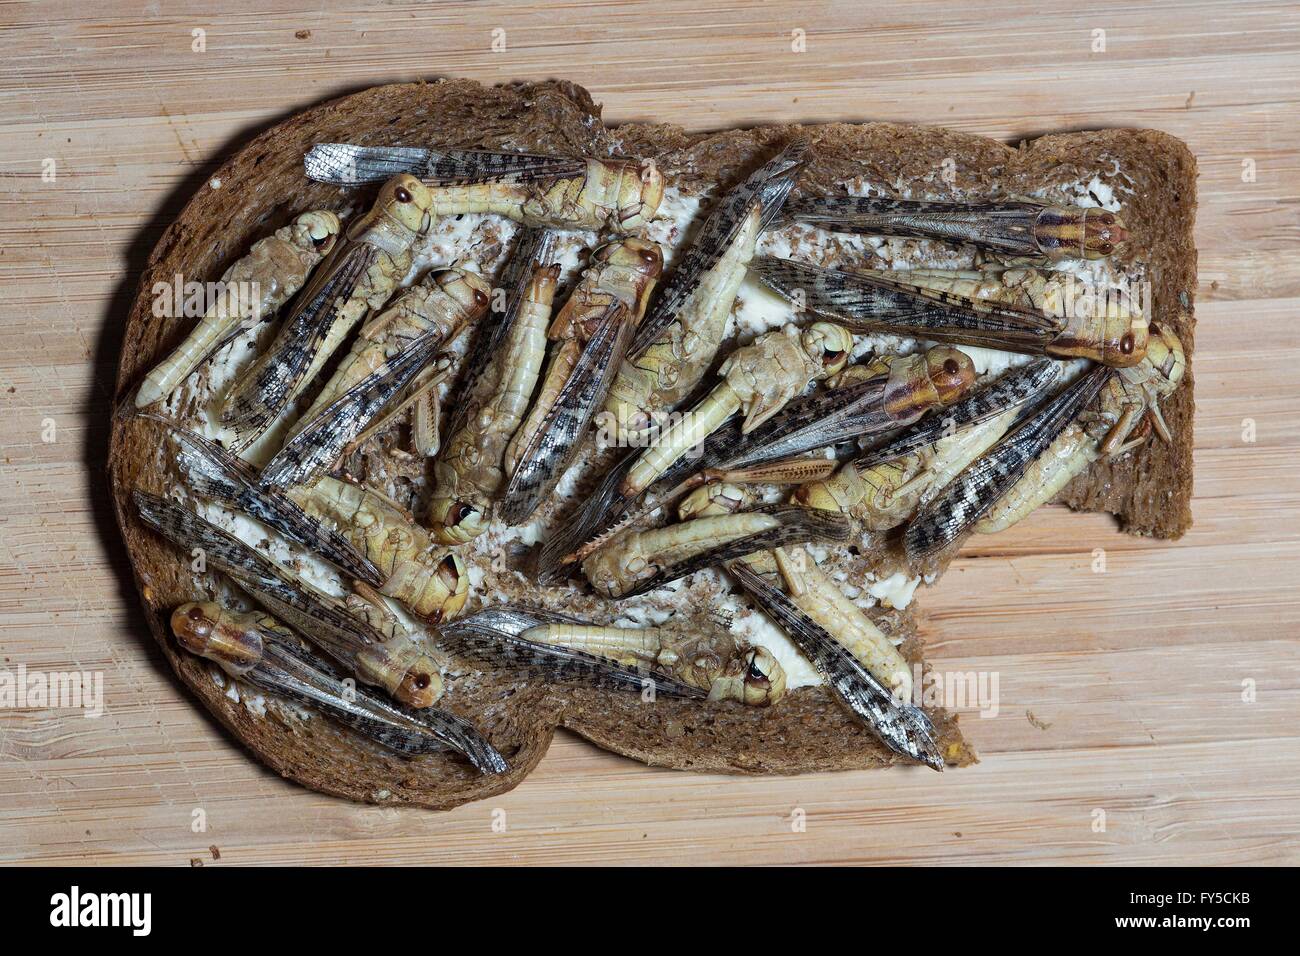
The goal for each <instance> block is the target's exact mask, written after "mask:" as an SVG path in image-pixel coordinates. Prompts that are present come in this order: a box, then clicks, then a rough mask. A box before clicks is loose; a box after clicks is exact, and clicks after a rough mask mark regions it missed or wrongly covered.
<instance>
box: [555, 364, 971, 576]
mask: <svg viewBox="0 0 1300 956" xmlns="http://www.w3.org/2000/svg"><path fill="white" fill-rule="evenodd" d="M974 381H975V367H974V364H973V363H972V362H971V359H970V357H969V356H968V355H966V354H965V353H964V352H962V351H960V350H959V349H956V348H952V347H950V346H942V345H941V346H935V347H933V348H930V349H929V350H927V351H925V352H922V353H918V354H915V355H908V356H898V355H882V356H878V357H876V358H874V359H872V360H871V361H869V362H866V363H865V364H863V365H855V366H849V367H848V368H846V369H844V370H843V371H842V372H840V373H839V375H837V376H833V377H832V378H831V379H829V380H828V383H827V384H828V385H829V386H830V387H828V388H825V389H823V390H821V391H818V392H814V393H813V394H811V395H807V396H804V397H802V398H797V399H795V400H794V401H792V402H790V403H789V404H787V405H786V407H785V408H784V409H783V410H781V411H780V412H778V413H776V414H775V415H773V416H772V417H771V418H770V419H769V420H768V421H766V422H765V423H763V424H761V425H759V426H757V427H756V428H753V429H752V430H750V431H749V433H748V434H746V433H745V431H744V422H743V419H741V418H740V417H739V416H736V417H735V418H732V419H730V420H728V421H727V422H726V423H724V424H723V425H722V426H721V427H719V428H717V429H716V430H714V431H713V433H712V434H710V435H709V436H708V438H706V439H705V440H704V442H703V445H702V447H701V449H700V451H699V454H698V455H693V456H685V455H682V456H678V458H677V461H676V463H675V464H672V463H670V467H668V468H667V470H666V471H664V473H663V475H662V477H661V478H660V486H662V487H664V488H667V489H669V490H666V491H664V493H663V494H661V495H659V496H658V498H657V500H656V502H655V504H654V505H653V507H652V508H651V509H650V510H649V511H641V512H638V511H637V510H636V509H635V507H634V504H635V501H636V497H635V495H633V496H631V497H629V496H628V495H627V494H625V491H635V490H636V489H637V488H638V486H640V484H641V482H640V481H639V480H634V481H633V482H630V483H627V484H626V485H625V482H627V479H628V477H629V475H630V473H631V472H632V470H633V469H634V468H636V467H637V466H638V465H639V464H640V460H641V459H640V456H638V455H637V454H636V453H633V454H629V455H628V456H626V457H625V458H624V459H623V461H622V462H621V463H620V464H619V465H618V466H617V467H615V468H614V469H612V470H611V471H610V472H609V473H608V474H607V475H606V476H605V478H604V479H603V480H602V482H601V484H600V485H599V486H598V487H597V489H596V490H595V491H594V492H593V493H592V494H591V495H590V496H589V497H588V498H587V500H586V501H584V502H583V504H582V506H581V507H580V508H579V509H577V510H576V511H575V512H574V513H573V514H572V515H570V516H569V518H568V520H567V521H566V522H565V523H564V524H563V525H562V526H561V527H560V528H558V529H556V531H555V532H554V533H553V534H552V536H551V538H550V540H549V541H548V542H547V543H546V545H545V547H544V548H543V549H542V553H541V555H540V557H539V560H538V566H539V572H540V573H541V575H542V576H543V578H544V579H546V580H550V579H552V578H554V577H555V576H556V575H558V574H560V573H561V571H562V569H563V568H564V567H565V566H567V565H569V564H572V563H575V562H579V561H581V560H583V559H585V558H586V557H587V556H588V555H589V554H591V553H593V552H594V551H595V550H597V549H598V548H600V547H601V546H603V545H604V544H605V543H606V542H607V541H608V540H609V539H610V538H611V537H612V536H613V535H614V534H615V533H617V532H618V531H620V530H622V529H624V528H626V527H628V526H629V525H631V524H632V523H633V522H634V521H636V520H637V519H638V518H640V517H642V516H644V515H646V514H649V513H650V511H654V510H657V509H659V508H661V507H663V506H665V505H669V504H672V503H674V502H676V501H677V500H679V499H680V498H681V496H683V495H685V494H688V493H689V492H691V491H692V490H694V489H695V488H697V487H699V486H701V485H707V484H711V483H714V482H718V481H727V480H736V481H746V480H751V481H766V480H772V481H782V482H789V481H800V482H802V481H811V480H814V479H816V478H819V477H827V476H828V475H829V474H830V472H831V471H833V470H834V461H833V460H831V459H826V458H824V457H822V458H799V457H797V456H799V455H801V454H802V453H804V452H809V451H812V450H813V449H818V448H825V447H828V446H835V445H838V444H840V443H843V442H846V441H849V440H850V439H854V438H858V437H861V436H866V435H872V434H878V433H880V432H884V431H889V430H892V429H896V428H901V427H904V426H906V425H909V424H911V423H912V422H915V421H916V420H917V419H919V418H920V417H921V416H922V415H924V414H925V413H926V412H928V411H932V410H935V409H940V408H944V407H946V406H949V405H951V404H952V403H953V402H955V401H957V400H958V399H960V398H961V397H962V396H963V395H964V394H965V393H966V392H967V390H968V389H969V388H970V387H971V385H972V384H973V383H974ZM754 469H758V471H757V472H755V471H754Z"/></svg>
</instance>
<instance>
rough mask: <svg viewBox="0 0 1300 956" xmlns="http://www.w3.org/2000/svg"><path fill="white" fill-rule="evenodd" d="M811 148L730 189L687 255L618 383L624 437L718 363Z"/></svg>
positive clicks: (798, 147)
mask: <svg viewBox="0 0 1300 956" xmlns="http://www.w3.org/2000/svg"><path fill="white" fill-rule="evenodd" d="M806 149H807V147H806V145H805V144H804V143H795V144H793V145H791V146H789V147H787V148H786V149H785V150H783V151H782V152H781V153H780V154H779V155H778V156H776V157H775V158H774V159H772V160H771V161H770V162H768V163H767V164H765V165H764V166H763V167H762V168H760V169H758V170H757V171H756V172H754V173H753V175H751V176H750V177H749V178H748V179H746V180H745V181H744V182H742V183H741V184H740V185H738V186H736V187H734V188H733V189H731V190H730V191H729V192H727V193H726V194H725V195H724V196H723V197H722V199H721V200H720V201H719V202H718V203H717V205H716V207H715V208H714V210H713V211H712V212H711V213H710V214H709V216H708V218H707V219H706V220H705V221H704V224H703V226H702V227H701V229H700V233H699V235H698V236H697V238H696V239H695V241H694V243H693V244H692V246H691V248H690V249H689V250H688V251H687V252H685V253H684V254H683V256H682V258H681V259H680V260H679V262H678V265H677V267H676V268H675V270H674V271H673V274H672V277H671V278H670V279H669V280H668V282H667V283H666V284H665V285H664V287H663V289H662V290H661V291H660V293H659V295H658V297H657V298H656V299H655V302H654V305H653V307H652V308H651V310H650V312H649V314H648V315H647V316H646V317H645V319H644V320H643V321H642V323H641V325H640V326H639V327H638V328H637V332H636V337H635V338H634V340H633V345H632V347H631V348H630V349H629V358H627V359H625V360H624V362H623V366H622V368H620V369H619V373H618V376H617V377H616V378H615V380H614V384H613V386H612V387H611V388H610V393H609V400H608V401H607V402H606V405H605V411H606V413H607V414H608V415H609V416H610V418H611V421H612V422H613V429H612V430H616V431H617V434H618V437H619V442H620V444H624V445H629V444H636V443H637V442H636V440H635V436H639V435H642V434H644V433H645V432H646V431H647V430H648V429H650V428H652V427H653V426H654V424H655V423H656V422H657V421H658V420H659V419H660V418H661V416H662V414H663V413H664V412H666V411H667V410H668V409H670V408H672V407H673V406H674V405H676V404H677V403H678V402H680V401H682V399H684V398H686V397H687V396H688V395H689V394H690V393H691V392H692V391H693V390H694V389H695V386H696V385H697V384H699V382H700V380H701V379H702V378H703V377H704V375H705V373H706V372H707V371H708V369H709V367H710V366H711V365H712V363H713V358H714V356H715V355H716V354H717V351H718V346H719V345H720V344H721V343H722V335H723V332H724V330H725V329H726V326H727V319H728V318H729V317H730V315H731V307H732V303H733V302H734V301H735V299H736V293H737V291H738V290H739V289H740V284H741V282H742V281H743V280H744V278H745V268H746V266H747V265H748V264H749V261H750V259H752V258H753V257H754V248H755V245H756V243H757V241H758V234H759V233H760V232H761V231H762V230H763V229H764V228H765V226H766V225H767V224H768V223H769V222H771V221H772V219H774V218H775V217H776V216H777V215H778V213H779V212H780V211H781V207H782V205H783V204H784V203H785V200H786V197H787V196H788V195H789V194H790V190H791V189H792V188H793V186H794V182H795V179H796V178H797V176H798V174H799V171H800V170H801V169H802V167H803V156H804V153H805V152H806Z"/></svg>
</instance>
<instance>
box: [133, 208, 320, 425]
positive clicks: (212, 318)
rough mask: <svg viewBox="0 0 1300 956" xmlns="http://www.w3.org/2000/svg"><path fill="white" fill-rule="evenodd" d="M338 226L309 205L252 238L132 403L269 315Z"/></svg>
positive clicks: (154, 397)
mask: <svg viewBox="0 0 1300 956" xmlns="http://www.w3.org/2000/svg"><path fill="white" fill-rule="evenodd" d="M341 228H342V227H341V225H340V223H339V219H338V216H336V215H334V213H332V212H327V211H325V210H313V211H312V212H305V213H303V214H302V215H300V216H298V217H296V218H295V219H294V220H293V222H291V223H289V225H287V226H284V227H283V228H281V229H277V230H276V231H275V232H274V233H272V234H271V235H269V236H267V237H266V238H264V239H259V240H258V241H257V242H255V243H253V245H252V248H250V249H249V250H248V254H247V255H246V256H244V257H243V258H242V259H239V260H237V261H236V262H235V263H234V265H232V266H231V267H230V268H229V269H227V270H226V272H225V274H224V275H222V277H221V290H220V294H219V295H218V296H217V298H216V300H215V301H214V302H212V303H211V305H209V306H208V309H207V311H206V312H204V314H203V317H202V318H201V319H199V322H198V324H197V325H196V326H195V327H194V328H193V329H192V330H191V331H190V334H189V335H188V336H187V337H186V339H185V341H184V342H182V343H181V344H180V345H179V346H177V347H176V350H175V351H174V352H172V354H171V355H169V356H168V357H167V358H166V359H164V360H163V361H162V362H161V363H160V364H159V365H157V366H156V367H155V368H154V369H153V370H152V371H150V372H149V374H148V375H147V376H145V379H144V381H143V382H141V383H140V388H139V389H138V390H137V391H136V393H135V406H136V407H137V408H147V407H148V406H150V405H152V404H154V403H155V402H160V401H162V400H163V399H165V398H167V397H168V396H169V395H171V393H172V392H173V391H175V389H176V386H177V385H179V384H180V383H181V382H183V381H184V380H185V379H186V378H188V377H189V376H190V373H192V372H193V371H194V370H195V369H196V368H198V367H199V366H200V365H201V364H203V362H205V361H206V360H207V359H208V358H209V357H211V356H212V355H213V354H215V353H216V352H217V351H219V350H220V349H221V347H222V346H223V345H225V344H226V343H228V342H230V341H231V340H232V339H233V338H235V336H237V335H239V334H240V333H242V332H245V331H247V330H248V329H251V328H253V327H254V326H255V325H257V324H258V323H260V322H262V321H263V320H265V319H266V318H268V317H270V316H272V315H274V314H275V313H276V312H277V311H278V310H279V308H280V306H282V305H284V303H286V302H288V301H289V300H290V299H291V298H293V295H294V293H296V292H297V291H298V290H299V289H300V288H302V286H303V283H305V282H306V281H307V277H308V276H309V275H310V274H311V271H312V269H314V268H315V267H316V265H317V264H318V263H319V262H320V261H321V260H322V259H324V258H325V257H326V256H328V255H329V253H330V252H331V251H332V250H333V248H334V244H335V241H336V239H337V237H338V234H339V230H340V229H341Z"/></svg>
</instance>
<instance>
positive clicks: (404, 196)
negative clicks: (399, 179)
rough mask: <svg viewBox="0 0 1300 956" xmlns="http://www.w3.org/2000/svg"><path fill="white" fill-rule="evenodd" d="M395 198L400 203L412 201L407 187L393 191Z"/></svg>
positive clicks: (399, 187)
mask: <svg viewBox="0 0 1300 956" xmlns="http://www.w3.org/2000/svg"><path fill="white" fill-rule="evenodd" d="M393 196H394V197H395V198H396V199H397V201H398V202H410V201H411V194H410V192H409V191H408V190H407V189H406V187H405V186H398V187H397V189H395V190H393Z"/></svg>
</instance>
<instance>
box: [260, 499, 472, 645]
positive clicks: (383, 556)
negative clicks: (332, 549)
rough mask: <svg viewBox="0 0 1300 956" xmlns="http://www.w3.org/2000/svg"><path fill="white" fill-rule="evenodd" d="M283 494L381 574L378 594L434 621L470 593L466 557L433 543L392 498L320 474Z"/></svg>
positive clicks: (448, 614)
mask: <svg viewBox="0 0 1300 956" xmlns="http://www.w3.org/2000/svg"><path fill="white" fill-rule="evenodd" d="M285 495H286V497H288V498H289V499H290V500H291V501H293V502H294V503H295V504H297V505H298V506H299V507H300V508H302V510H303V511H304V512H305V513H306V514H307V515H308V516H310V517H312V518H315V519H316V520H318V521H320V520H329V521H331V522H333V523H334V524H335V526H336V527H337V529H338V531H339V533H340V534H342V535H343V536H344V537H345V538H346V539H347V540H348V541H349V542H350V543H351V544H352V545H353V546H354V547H355V548H357V550H358V551H360V552H361V553H362V554H363V555H364V556H365V557H366V559H367V560H369V561H371V562H373V563H374V565H375V566H376V567H377V568H379V570H380V571H381V572H382V573H383V575H384V583H383V584H382V585H381V586H380V587H379V593H380V594H383V595H385V596H386V597H391V598H393V599H395V600H397V601H400V602H401V603H402V604H404V605H405V606H406V607H408V608H410V609H411V611H413V612H414V613H415V614H417V615H419V616H420V617H422V618H424V619H425V620H427V621H428V622H429V623H431V624H434V625H437V624H441V623H442V622H443V621H446V620H449V619H450V618H453V617H455V616H456V615H457V614H459V613H460V612H461V610H462V609H463V608H464V606H465V601H466V599H467V598H468V597H469V573H468V571H467V570H466V567H465V562H464V560H463V559H462V558H461V557H460V555H458V554H456V553H455V552H454V551H451V550H449V549H447V548H444V547H440V546H438V545H437V544H435V543H434V542H433V541H432V540H431V539H430V537H429V534H428V532H427V531H425V530H424V528H422V527H420V525H418V524H417V523H416V522H415V521H413V520H412V519H411V517H410V515H409V514H408V513H407V512H406V511H405V509H403V508H402V507H401V506H400V505H398V504H397V503H396V502H394V501H391V500H389V499H388V498H387V497H385V496H384V495H382V494H380V493H379V492H378V491H375V490H374V489H371V488H367V487H365V486H364V485H359V484H353V483H352V482H349V481H343V480H341V479H338V478H334V477H331V476H329V475H322V476H321V477H319V478H317V479H316V481H315V482H314V483H313V484H311V485H296V486H294V487H291V488H289V489H288V490H287V491H286V492H285Z"/></svg>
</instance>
